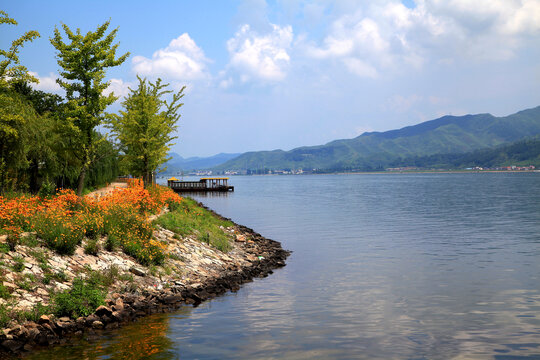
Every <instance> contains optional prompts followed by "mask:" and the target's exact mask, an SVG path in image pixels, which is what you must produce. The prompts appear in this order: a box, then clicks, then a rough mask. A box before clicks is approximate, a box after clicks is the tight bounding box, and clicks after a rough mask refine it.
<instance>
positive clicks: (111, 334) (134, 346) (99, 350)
mask: <svg viewBox="0 0 540 360" xmlns="http://www.w3.org/2000/svg"><path fill="white" fill-rule="evenodd" d="M191 310H192V307H189V306H186V307H183V308H182V309H180V310H179V311H178V312H177V313H176V318H177V319H179V318H182V317H187V316H189V314H190V312H191ZM169 322H170V319H169V316H168V315H165V314H156V315H150V316H147V317H145V318H144V319H140V320H139V321H138V322H136V323H132V324H128V325H126V326H125V327H123V328H122V329H121V332H120V333H119V331H118V330H115V331H106V332H104V333H102V334H100V336H99V337H97V336H96V337H88V336H86V337H84V338H81V339H76V340H75V341H73V342H70V343H69V344H68V345H63V346H58V347H55V348H53V349H46V350H42V351H36V352H34V353H33V354H31V355H30V356H28V357H25V358H28V359H32V360H38V359H39V360H49V359H50V360H59V359H66V360H67V359H108V358H113V359H126V360H135V359H177V358H178V355H176V354H177V351H178V349H176V348H175V347H174V342H173V341H172V340H171V339H170V338H169V337H168V332H169Z"/></svg>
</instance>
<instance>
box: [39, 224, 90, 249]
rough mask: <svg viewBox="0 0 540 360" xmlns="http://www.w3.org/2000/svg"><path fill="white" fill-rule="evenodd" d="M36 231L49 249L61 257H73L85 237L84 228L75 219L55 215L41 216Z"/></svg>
mask: <svg viewBox="0 0 540 360" xmlns="http://www.w3.org/2000/svg"><path fill="white" fill-rule="evenodd" d="M35 230H36V232H37V234H38V236H39V237H40V238H42V239H43V241H44V243H45V245H46V246H47V247H48V248H49V249H52V250H54V251H56V252H57V253H59V254H61V255H73V253H74V252H75V248H76V247H77V245H79V244H80V243H81V241H82V239H83V237H84V228H83V227H82V226H81V225H80V224H77V223H75V221H74V219H73V218H70V217H67V216H61V215H60V216H58V215H55V214H41V215H40V216H39V217H38V218H37V219H36V223H35Z"/></svg>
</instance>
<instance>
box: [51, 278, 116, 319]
mask: <svg viewBox="0 0 540 360" xmlns="http://www.w3.org/2000/svg"><path fill="white" fill-rule="evenodd" d="M52 303H53V309H54V313H55V315H56V316H58V317H61V316H69V317H71V318H72V319H76V318H78V317H80V316H88V315H90V314H92V313H93V312H94V311H95V310H96V309H97V308H98V307H99V306H100V305H104V304H105V291H103V290H102V289H101V288H100V287H99V286H96V285H95V284H90V283H87V282H85V281H84V280H83V279H81V278H75V279H74V280H73V284H72V286H71V289H69V290H64V291H63V292H60V293H58V294H56V295H53V297H52Z"/></svg>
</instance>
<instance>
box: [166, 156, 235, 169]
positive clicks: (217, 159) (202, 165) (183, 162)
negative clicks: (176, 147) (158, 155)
mask: <svg viewBox="0 0 540 360" xmlns="http://www.w3.org/2000/svg"><path fill="white" fill-rule="evenodd" d="M238 155H240V154H226V153H220V154H217V155H214V156H210V157H190V158H187V159H186V158H183V157H182V156H180V155H178V154H177V153H170V154H169V156H171V157H172V159H171V160H169V161H167V162H166V163H165V164H164V165H163V167H166V168H167V169H166V170H165V172H166V173H169V174H172V173H177V172H178V171H181V170H184V171H189V170H201V169H207V168H211V167H214V166H218V165H220V164H223V163H224V162H226V161H229V160H231V159H234V158H235V157H237V156H238Z"/></svg>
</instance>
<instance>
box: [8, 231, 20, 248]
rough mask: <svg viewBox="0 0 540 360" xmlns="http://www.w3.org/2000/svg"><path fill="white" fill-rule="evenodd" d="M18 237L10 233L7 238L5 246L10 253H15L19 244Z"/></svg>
mask: <svg viewBox="0 0 540 360" xmlns="http://www.w3.org/2000/svg"><path fill="white" fill-rule="evenodd" d="M19 239H20V235H19V234H16V233H11V234H9V235H8V237H7V241H6V243H7V245H8V246H9V250H10V251H15V248H16V247H17V244H18V243H19Z"/></svg>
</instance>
